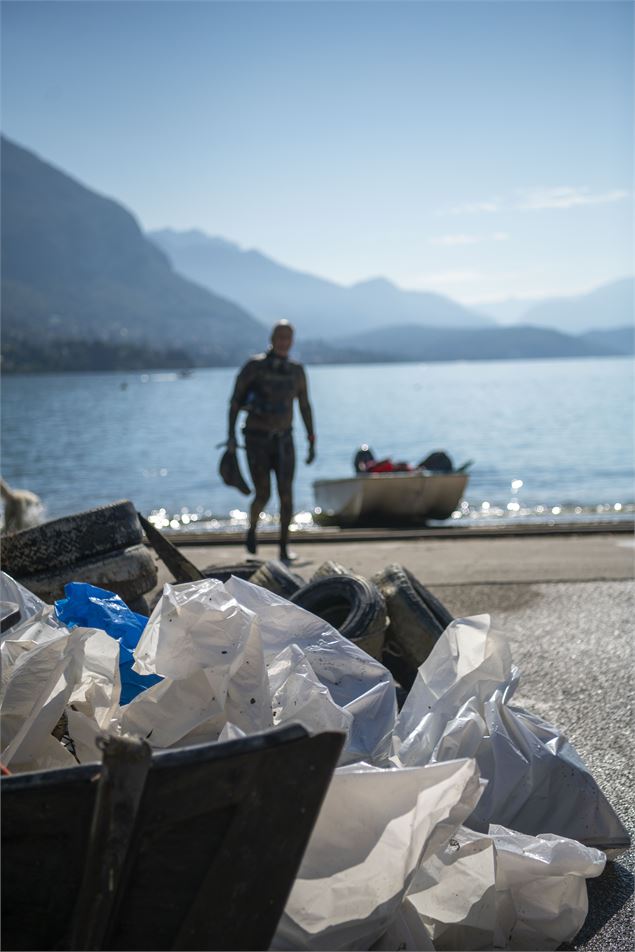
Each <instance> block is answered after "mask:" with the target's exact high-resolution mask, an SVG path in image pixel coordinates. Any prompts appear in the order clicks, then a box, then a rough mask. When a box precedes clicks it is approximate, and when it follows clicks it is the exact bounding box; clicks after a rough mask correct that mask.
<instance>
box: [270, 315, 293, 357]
mask: <svg viewBox="0 0 635 952" xmlns="http://www.w3.org/2000/svg"><path fill="white" fill-rule="evenodd" d="M292 344H293V324H290V323H289V321H278V322H277V323H276V324H274V325H273V328H272V330H271V346H272V348H273V352H274V354H275V355H276V357H286V356H287V355H288V353H289V351H290V350H291V345H292Z"/></svg>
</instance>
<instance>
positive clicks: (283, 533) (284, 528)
mask: <svg viewBox="0 0 635 952" xmlns="http://www.w3.org/2000/svg"><path fill="white" fill-rule="evenodd" d="M294 473H295V448H294V446H293V437H292V436H291V434H290V433H289V434H285V435H284V436H281V437H278V453H277V458H276V467H275V474H276V482H277V486H278V496H279V497H280V559H281V561H283V562H291V561H293V560H294V559H295V555H294V554H293V553H292V552H289V551H288V549H287V543H288V541H289V526H290V524H291V519H292V518H293V476H294Z"/></svg>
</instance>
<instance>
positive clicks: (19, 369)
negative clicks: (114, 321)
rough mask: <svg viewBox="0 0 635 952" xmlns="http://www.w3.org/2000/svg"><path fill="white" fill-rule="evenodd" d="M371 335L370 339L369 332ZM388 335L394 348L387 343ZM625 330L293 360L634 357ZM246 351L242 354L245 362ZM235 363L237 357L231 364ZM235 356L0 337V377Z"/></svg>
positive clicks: (374, 348)
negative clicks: (2, 374) (3, 375)
mask: <svg viewBox="0 0 635 952" xmlns="http://www.w3.org/2000/svg"><path fill="white" fill-rule="evenodd" d="M369 336H370V335H369ZM390 337H392V340H393V346H392V348H391V346H390ZM633 350H634V349H633V330H632V328H620V329H616V330H614V331H612V332H606V334H604V335H602V336H600V335H595V334H592V333H591V334H581V335H579V336H572V335H568V334H562V333H559V332H557V331H550V330H547V329H544V328H535V327H513V328H495V329H490V328H487V329H483V330H472V329H470V330H469V331H461V330H441V329H436V328H423V327H413V328H408V329H407V331H406V329H405V328H402V329H395V331H394V332H393V334H392V335H385V336H384V335H378V336H377V337H376V340H373V341H372V342H371V344H369V346H368V347H366V348H364V349H357V348H355V347H351V346H338V345H337V344H327V343H325V342H323V341H319V340H308V341H299V342H298V347H297V355H298V357H300V358H301V359H302V360H303V361H305V362H306V363H308V364H376V363H413V362H426V361H452V360H461V361H464V360H513V359H528V358H542V359H545V358H555V357H560V358H561V357H607V356H624V355H628V354H633ZM247 355H248V354H247V352H245V354H244V355H242V356H244V357H246V356H247ZM237 358H238V359H237ZM240 359H242V357H241V356H239V355H237V354H235V353H233V352H231V353H228V352H226V351H223V350H220V349H219V350H218V351H217V352H214V351H213V350H211V349H210V348H209V347H208V348H207V349H206V351H205V352H204V353H201V354H198V355H197V354H196V353H194V352H193V350H192V348H191V347H179V346H165V347H161V346H156V345H153V344H149V343H146V342H144V341H128V340H115V341H113V340H81V339H75V338H70V339H64V338H61V339H58V338H48V339H47V338H42V339H40V340H37V339H36V340H33V339H32V337H31V336H30V335H29V336H28V337H27V336H21V335H17V334H15V333H11V332H9V333H3V337H2V364H1V368H2V373H5V374H12V373H67V372H72V371H107V370H113V371H117V370H119V371H126V370H159V369H161V370H182V369H187V368H194V367H231V366H235V365H236V364H237V363H239V362H240Z"/></svg>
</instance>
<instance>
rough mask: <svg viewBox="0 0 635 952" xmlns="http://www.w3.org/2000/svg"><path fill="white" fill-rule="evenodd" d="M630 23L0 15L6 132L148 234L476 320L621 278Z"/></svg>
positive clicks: (131, 13) (195, 6)
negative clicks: (472, 314) (478, 308)
mask: <svg viewBox="0 0 635 952" xmlns="http://www.w3.org/2000/svg"><path fill="white" fill-rule="evenodd" d="M633 9H634V7H633V3H632V2H630V0H626V2H620V0H601V2H584V0H581V2H579V0H565V2H557V0H546V2H523V0H518V2H513V0H512V2H510V0H507V2H485V0H483V2H480V0H471V2H451V0H450V2H448V0H445V2H426V0H422V2H399V0H393V2H365V0H359V2H350V3H347V2H284V3H280V2H267V0H264V2H257V3H252V2H231V3H230V2H205V0H200V2H183V0H179V2H176V0H166V2H153V0H140V2H128V0H121V2H91V0H84V2H82V0H77V2H57V0H50V2H43V3H39V2H3V3H2V20H3V23H2V26H3V30H2V42H3V83H2V106H3V118H2V127H3V131H4V132H5V133H6V134H7V135H8V136H9V137H10V138H12V139H14V140H15V141H16V142H18V143H19V144H21V145H23V146H25V147H27V148H30V149H32V150H34V151H35V152H37V153H38V154H39V155H40V156H41V157H42V158H44V159H46V160H48V161H50V162H52V163H53V164H55V165H57V166H59V167H60V168H62V169H63V170H64V171H67V172H68V173H70V174H72V175H74V176H75V177H76V178H78V179H79V180H80V181H82V182H83V183H84V184H86V185H88V186H89V187H91V188H93V189H95V190H96V191H99V192H101V193H103V194H106V195H109V196H112V197H113V198H116V199H117V200H119V201H121V202H122V203H123V204H124V205H126V207H128V208H129V209H130V210H131V211H133V212H134V213H135V215H136V216H137V218H138V219H139V221H140V223H141V225H142V226H143V227H145V228H148V229H150V228H159V227H166V226H170V227H174V228H192V227H196V228H201V229H203V230H204V231H206V232H208V233H209V234H211V235H221V236H223V237H225V238H227V239H230V240H232V241H235V242H237V243H238V244H240V245H241V246H244V247H256V248H258V249H260V250H261V251H263V252H265V253H266V254H268V255H270V256H272V257H274V258H276V259H277V260H279V261H281V262H282V263H284V264H287V265H289V266H292V267H295V268H300V269H302V270H305V271H310V272H313V273H315V274H320V275H322V276H324V277H327V278H330V279H333V280H336V281H340V282H342V283H346V284H348V283H352V282H354V281H357V280H362V279H365V278H369V277H373V276H377V275H384V276H386V277H388V278H390V279H392V280H393V281H395V282H396V283H397V284H400V285H402V286H403V287H409V288H422V289H430V290H436V291H439V292H441V293H445V294H448V295H450V296H452V297H454V298H456V299H457V300H461V301H465V302H478V301H483V300H489V299H497V298H504V297H509V296H519V297H533V296H536V297H538V296H544V295H551V294H567V293H576V292H579V291H584V290H587V289H590V288H592V287H594V286H596V285H598V284H600V283H603V282H605V281H610V280H613V279H615V278H619V277H623V276H625V275H627V274H630V273H632V270H633V265H632V254H633V235H632V221H633V118H632V116H633V102H632V98H633V97H632V92H633Z"/></svg>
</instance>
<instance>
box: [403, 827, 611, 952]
mask: <svg viewBox="0 0 635 952" xmlns="http://www.w3.org/2000/svg"><path fill="white" fill-rule="evenodd" d="M605 862H606V857H605V856H604V854H603V853H601V852H600V851H599V850H596V849H593V848H590V847H586V846H582V844H580V843H577V842H576V841H575V840H570V839H566V838H564V837H558V836H553V835H552V834H551V833H546V834H543V835H542V836H525V835H523V834H521V833H516V832H514V831H513V830H507V829H505V827H502V826H495V825H492V826H491V827H490V829H489V833H488V834H483V833H476V832H474V831H473V830H469V829H467V828H466V827H461V829H459V830H457V832H456V834H455V835H454V837H453V838H452V840H451V841H450V843H449V844H448V845H447V846H446V847H445V849H443V850H442V851H440V852H439V853H438V854H437V855H436V856H435V857H432V858H431V859H429V860H428V861H427V862H426V863H425V864H423V865H422V867H421V868H420V869H419V871H418V873H417V874H416V876H415V879H414V881H413V883H412V886H411V888H410V892H409V899H410V902H411V903H412V904H413V906H414V907H415V908H416V909H417V910H418V911H419V913H420V914H421V917H422V921H423V923H424V925H425V926H426V927H427V929H428V931H429V933H430V937H431V939H432V941H433V943H434V947H435V948H436V949H437V950H438V952H442V950H445V949H450V950H451V949H471V950H479V949H494V948H496V949H542V950H545V952H547V950H549V949H557V948H558V946H559V945H560V944H561V943H562V942H567V941H570V940H571V939H573V938H574V936H575V935H576V934H577V933H578V931H579V930H580V928H581V926H582V924H583V923H584V920H585V918H586V914H587V911H588V899H587V887H586V879H588V878H591V877H594V876H599V875H600V874H601V872H602V870H603V869H604V865H605Z"/></svg>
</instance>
